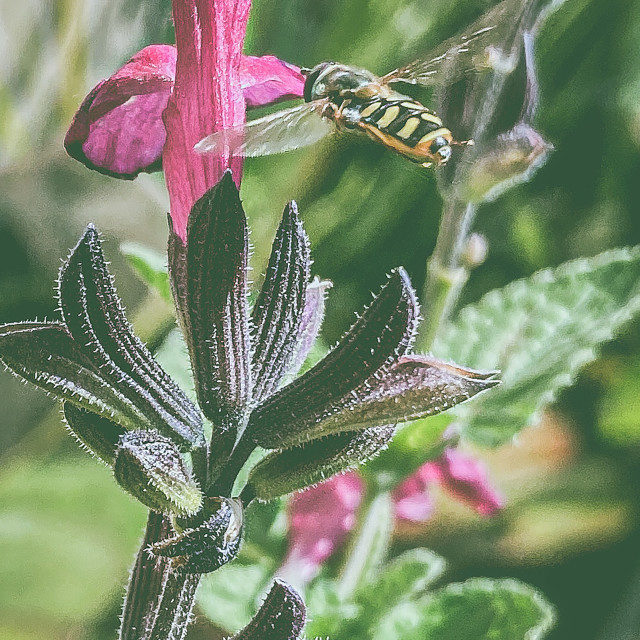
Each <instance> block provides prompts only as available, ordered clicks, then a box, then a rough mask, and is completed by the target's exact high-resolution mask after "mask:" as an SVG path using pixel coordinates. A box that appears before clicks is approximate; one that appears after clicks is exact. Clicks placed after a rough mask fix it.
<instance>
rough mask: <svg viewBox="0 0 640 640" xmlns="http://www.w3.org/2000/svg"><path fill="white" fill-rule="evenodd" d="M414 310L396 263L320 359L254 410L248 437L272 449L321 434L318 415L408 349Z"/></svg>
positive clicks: (405, 279) (338, 405)
mask: <svg viewBox="0 0 640 640" xmlns="http://www.w3.org/2000/svg"><path fill="white" fill-rule="evenodd" d="M418 315H419V311H418V303H417V300H416V297H415V294H414V292H413V289H412V288H411V284H410V282H409V278H408V276H407V274H406V272H405V271H404V269H402V268H400V269H397V270H396V271H394V272H393V273H392V274H391V276H390V277H389V280H388V282H387V283H386V284H385V286H384V287H383V288H382V289H381V291H380V293H379V294H378V296H377V297H376V298H374V300H373V302H372V303H371V305H370V306H369V307H368V308H367V309H366V310H365V312H364V313H363V314H362V316H361V317H360V318H359V319H358V320H357V321H356V323H355V324H354V325H353V326H352V327H351V329H350V330H349V331H348V332H347V334H346V335H345V336H344V337H343V339H342V340H341V341H340V342H339V343H338V345H337V346H336V347H335V348H334V349H333V350H332V351H331V352H330V353H329V354H328V355H327V356H326V357H325V358H324V359H323V360H321V361H320V362H319V363H318V364H317V365H316V366H315V367H313V368H312V369H310V370H309V371H307V373H305V374H303V375H302V376H301V377H300V378H298V379H297V380H295V381H294V382H292V383H291V384H289V385H287V386H286V387H284V388H282V389H281V390H280V391H278V392H277V393H276V394H275V395H273V396H272V397H270V398H269V399H267V400H266V401H265V402H264V403H263V404H262V405H260V406H259V407H258V408H257V409H256V410H255V411H254V413H253V414H252V416H251V420H250V422H249V426H248V427H247V428H248V430H249V433H250V434H251V437H252V438H253V439H254V442H255V443H256V444H258V445H260V446H262V447H264V448H267V449H276V448H284V447H291V446H293V445H296V444H300V443H302V442H305V441H307V440H310V439H313V438H317V437H320V436H322V435H326V434H325V432H324V431H323V430H322V425H321V423H322V421H323V420H325V419H326V418H328V417H329V416H331V415H332V414H334V413H335V412H336V411H338V410H340V409H341V408H342V407H343V406H345V404H346V403H347V402H348V398H349V397H350V396H351V394H352V393H353V392H354V391H355V390H356V389H358V388H359V387H360V386H361V385H363V384H364V383H366V382H367V380H369V379H370V378H371V376H374V375H375V374H377V373H379V372H381V371H383V370H384V369H385V368H388V367H389V366H391V365H392V363H393V362H394V361H396V360H397V359H398V358H399V357H401V356H402V355H403V354H404V353H405V352H406V351H407V350H408V349H409V347H410V346H411V343H412V341H413V336H414V333H415V328H416V322H417V319H418Z"/></svg>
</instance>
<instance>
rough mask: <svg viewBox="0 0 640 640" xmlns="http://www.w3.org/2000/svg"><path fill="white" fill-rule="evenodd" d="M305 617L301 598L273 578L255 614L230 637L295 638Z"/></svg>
mask: <svg viewBox="0 0 640 640" xmlns="http://www.w3.org/2000/svg"><path fill="white" fill-rule="evenodd" d="M305 618H306V609H305V606H304V602H303V601H302V598H301V597H300V596H299V595H298V594H297V593H296V592H295V591H294V589H293V588H292V587H290V586H289V585H288V584H287V583H286V582H284V581H283V580H280V579H278V578H276V579H275V581H274V583H273V586H272V587H271V590H270V591H269V593H268V594H267V597H266V598H265V600H264V602H263V603H262V606H261V607H260V609H259V611H258V613H257V614H256V616H255V617H254V618H253V620H252V621H251V622H250V623H249V624H248V625H247V626H246V627H245V628H244V629H242V631H239V632H238V633H236V634H235V635H234V636H233V638H231V640H298V638H300V635H301V634H302V628H303V627H304V622H305Z"/></svg>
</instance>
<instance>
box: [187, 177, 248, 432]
mask: <svg viewBox="0 0 640 640" xmlns="http://www.w3.org/2000/svg"><path fill="white" fill-rule="evenodd" d="M187 238H188V240H187V255H186V268H187V271H186V277H187V296H186V305H187V306H186V309H185V313H186V322H187V336H186V340H187V343H188V345H189V351H190V354H191V360H192V366H193V372H194V377H195V382H196V391H197V393H198V399H199V402H200V406H201V407H202V410H203V411H204V414H205V415H206V416H207V418H209V419H210V420H211V421H212V422H213V424H214V430H216V429H217V430H219V431H222V432H225V433H228V434H229V438H228V439H229V440H232V439H235V430H236V428H237V425H238V424H239V423H241V422H242V421H243V419H244V416H245V415H246V413H247V408H248V405H249V402H250V400H251V371H250V361H251V354H250V341H249V322H248V310H247V273H246V272H247V251H248V250H247V242H248V240H247V222H246V218H245V215H244V211H243V209H242V204H241V203H240V198H239V195H238V190H237V189H236V186H235V184H234V183H233V179H232V177H231V173H230V172H227V173H225V175H224V176H223V178H222V180H220V182H219V183H218V184H217V185H216V186H215V187H213V188H212V189H210V190H209V191H207V193H205V194H204V195H203V196H202V197H201V198H200V200H198V201H197V202H196V204H195V205H194V206H193V209H192V211H191V215H190V217H189V227H188V236H187ZM214 439H215V435H214Z"/></svg>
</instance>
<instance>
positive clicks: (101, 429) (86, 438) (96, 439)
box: [62, 402, 125, 466]
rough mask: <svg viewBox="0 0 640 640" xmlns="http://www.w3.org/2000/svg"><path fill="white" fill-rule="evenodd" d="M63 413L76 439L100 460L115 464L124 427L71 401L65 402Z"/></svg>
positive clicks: (111, 464)
mask: <svg viewBox="0 0 640 640" xmlns="http://www.w3.org/2000/svg"><path fill="white" fill-rule="evenodd" d="M62 413H63V416H64V420H65V422H66V423H67V427H68V428H69V431H70V432H71V433H72V434H73V435H74V436H75V437H76V439H77V440H78V441H79V442H80V443H81V444H82V445H83V446H84V447H86V448H87V449H88V450H89V451H90V452H91V453H93V454H94V455H95V456H97V457H98V458H100V460H102V461H103V462H105V463H106V464H108V465H109V466H113V463H114V462H115V459H116V449H117V446H118V441H119V440H120V436H122V435H123V434H124V433H125V431H124V429H123V428H122V427H121V426H120V425H119V424H117V423H115V422H113V421H112V420H107V418H104V417H102V416H100V415H98V414H96V413H93V412H91V411H86V410H85V409H81V408H80V407H76V406H75V405H74V404H72V403H71V402H64V403H63V407H62Z"/></svg>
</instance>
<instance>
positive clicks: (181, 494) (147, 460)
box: [113, 431, 202, 514]
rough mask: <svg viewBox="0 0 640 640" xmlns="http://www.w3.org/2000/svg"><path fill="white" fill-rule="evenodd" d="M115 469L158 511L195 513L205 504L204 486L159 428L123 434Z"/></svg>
mask: <svg viewBox="0 0 640 640" xmlns="http://www.w3.org/2000/svg"><path fill="white" fill-rule="evenodd" d="M113 473H114V475H115V478H116V481H117V482H118V484H119V485H120V486H121V487H122V488H123V489H125V491H128V492H129V493H130V494H131V495H132V496H134V497H135V498H137V499H138V500H140V502H142V504H144V505H145V506H147V507H149V509H153V510H154V511H159V512H162V513H175V514H192V513H195V512H196V511H198V510H199V509H200V506H201V504H202V494H201V493H200V489H199V488H198V485H197V484H196V482H195V481H194V480H193V479H192V478H191V474H190V473H189V471H188V469H187V468H186V466H185V464H184V461H183V459H182V456H181V455H180V451H179V450H178V448H177V447H176V445H175V444H174V443H173V442H172V441H171V440H169V439H168V438H165V437H164V436H162V435H160V434H159V433H157V432H156V431H130V432H128V433H126V434H124V435H123V436H121V438H120V442H119V444H118V449H117V452H116V458H115V464H114V467H113Z"/></svg>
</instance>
